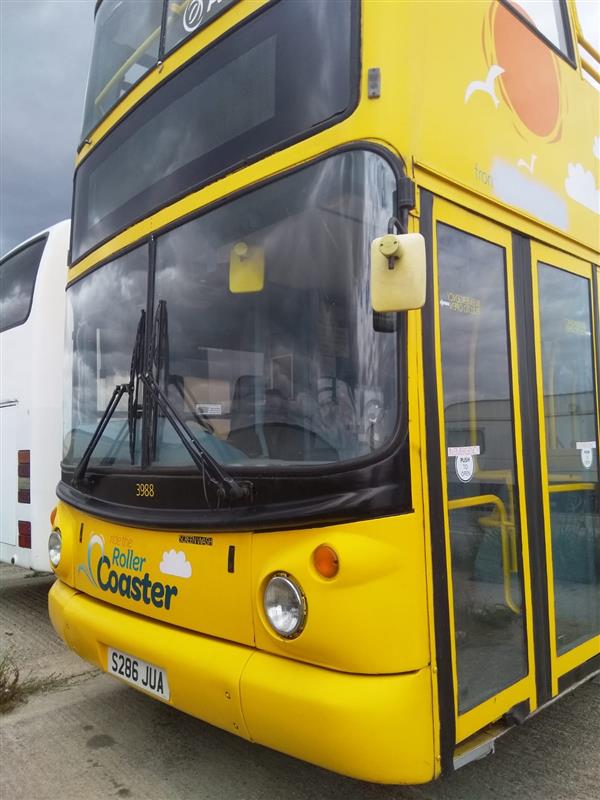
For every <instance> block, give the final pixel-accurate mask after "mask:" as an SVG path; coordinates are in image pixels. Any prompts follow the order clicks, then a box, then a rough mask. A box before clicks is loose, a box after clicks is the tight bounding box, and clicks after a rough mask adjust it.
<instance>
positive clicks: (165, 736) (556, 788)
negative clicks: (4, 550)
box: [0, 564, 600, 800]
mask: <svg viewBox="0 0 600 800" xmlns="http://www.w3.org/2000/svg"><path fill="white" fill-rule="evenodd" d="M52 580H53V578H52V577H51V576H48V575H36V574H35V573H32V572H28V571H25V570H22V569H19V568H18V567H12V566H9V565H5V564H2V565H0V647H1V651H0V657H2V656H5V655H7V654H8V655H9V656H10V658H11V659H12V660H13V661H14V662H15V663H16V664H17V666H18V668H19V671H20V675H21V679H22V680H23V681H24V682H25V685H30V686H31V687H32V691H31V693H30V694H29V695H28V697H27V698H26V701H25V702H23V703H21V704H19V705H17V706H16V707H15V708H14V709H13V710H11V711H9V712H7V713H5V714H2V715H1V716H0V748H1V753H2V757H1V761H0V798H2V800H18V799H19V798H23V800H33V798H35V800H50V798H52V800H100V798H102V800H104V799H105V798H132V800H134V799H135V798H137V799H138V800H267V799H268V800H280V798H281V800H317V799H318V800H320V799H321V798H327V799H328V800H488V798H489V800H492V799H493V800H509V799H510V798H518V799H519V800H598V798H600V680H599V679H598V678H596V679H594V680H593V681H588V682H587V683H586V684H584V685H582V686H580V687H579V688H577V689H576V690H575V691H573V692H572V693H570V694H568V695H567V696H566V697H564V698H562V699H561V700H559V701H558V702H556V703H555V704H554V705H552V706H550V707H549V708H548V709H545V710H544V711H543V712H542V713H540V714H539V715H538V716H536V717H534V718H532V719H530V720H528V721H527V722H526V723H525V724H524V725H522V726H521V727H519V728H516V729H514V730H513V731H511V732H509V733H508V734H507V735H506V736H504V737H503V738H502V739H501V740H499V742H498V743H497V745H496V753H495V754H494V755H493V756H490V757H488V758H485V759H483V760H481V761H477V762H474V763H472V764H469V765H468V766H466V767H464V768H463V769H461V770H459V771H458V772H456V773H454V774H452V775H450V776H448V777H447V778H444V779H442V780H440V781H437V782H435V783H432V784H428V785H426V786H378V785H373V784H367V783H361V782H360V781H355V780H352V779H349V778H343V777H341V776H339V775H335V774H333V773H330V772H327V771H326V770H323V769H319V768H318V767H313V766H311V765H310V764H306V763H304V762H302V761H298V760H296V759H293V758H289V757H288V756H285V755H282V754H281V753H277V752H274V751H272V750H269V749H267V748H264V747H260V746H258V745H254V744H250V743H249V742H246V741H245V740H243V739H240V738H237V737H235V736H232V735H231V734H229V733H226V732H224V731H221V730H219V729H217V728H213V727H211V726H210V725H207V724H205V723H203V722H201V721H199V720H197V719H194V718H192V717H189V716H187V715H185V714H182V713H180V712H178V711H176V710H174V709H173V708H170V707H168V706H166V705H164V704H163V703H160V702H158V701H155V700H153V699H151V698H150V697H147V696H146V695H144V694H141V693H139V692H136V691H135V690H134V689H130V688H129V687H127V686H126V685H124V684H122V683H120V682H119V681H118V680H117V679H115V678H112V677H110V676H108V675H104V674H102V673H100V672H98V670H96V669H94V668H93V667H91V666H90V665H89V664H87V663H86V662H84V661H82V660H81V659H80V658H79V657H78V656H76V655H75V654H74V653H72V652H70V651H69V650H68V649H67V648H66V647H65V646H64V644H63V643H62V642H61V641H60V640H59V639H58V638H57V636H56V635H55V633H54V631H53V630H52V627H51V625H50V622H49V620H48V614H47V606H46V597H47V594H48V590H49V588H50V586H51V585H52Z"/></svg>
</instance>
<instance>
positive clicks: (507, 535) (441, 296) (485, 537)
mask: <svg viewBox="0 0 600 800" xmlns="http://www.w3.org/2000/svg"><path fill="white" fill-rule="evenodd" d="M434 208H435V211H434V220H433V236H434V242H435V252H437V259H436V261H437V263H436V265H435V267H437V269H436V273H437V274H435V280H434V288H435V292H436V294H435V297H434V304H435V305H436V307H437V313H436V316H437V333H438V339H437V348H438V351H437V359H436V360H437V363H438V369H437V374H438V397H439V415H440V433H441V436H440V439H441V447H442V452H441V464H442V475H441V478H442V484H443V489H444V492H443V496H444V499H445V519H446V537H447V539H446V548H447V554H448V561H449V562H450V567H451V580H450V587H449V592H450V609H451V628H452V627H453V634H454V635H453V636H452V643H453V644H452V650H453V656H454V681H455V686H454V689H455V691H454V695H455V706H456V708H455V711H456V741H457V742H461V741H463V740H464V739H466V738H467V737H469V736H470V735H471V734H473V733H474V732H476V731H478V730H480V729H481V728H483V727H484V726H485V725H487V724H488V723H490V722H492V721H493V720H496V719H498V718H499V717H500V716H501V715H502V714H503V713H505V712H507V711H508V710H509V709H511V708H513V707H514V706H516V705H518V704H519V703H521V702H523V701H525V700H530V699H531V698H532V696H534V692H535V688H534V687H535V680H534V679H533V678H532V669H531V668H530V664H531V663H532V659H531V658H530V652H531V647H532V645H531V642H530V641H528V631H527V628H528V626H527V625H526V619H528V618H529V613H530V604H531V599H530V598H531V596H530V592H529V590H528V588H527V587H528V580H527V575H528V571H529V570H528V557H527V550H526V547H524V546H523V545H524V542H525V543H526V535H525V528H526V523H525V513H524V510H523V507H522V503H523V499H522V498H523V492H522V483H523V478H522V475H523V467H522V454H521V448H520V447H519V446H517V445H516V442H520V415H519V395H518V377H517V372H516V356H515V340H516V336H515V332H514V331H515V318H514V310H513V307H512V300H511V296H512V245H511V236H510V233H509V232H508V231H505V230H504V229H502V228H500V227H498V226H496V225H493V224H492V223H489V222H487V221H485V220H483V219H481V218H479V217H475V216H473V215H470V214H467V213H466V212H463V211H460V210H458V209H456V208H454V207H452V206H450V205H449V204H447V203H444V202H442V201H438V200H436V203H435V207H434ZM524 576H526V577H525V580H524Z"/></svg>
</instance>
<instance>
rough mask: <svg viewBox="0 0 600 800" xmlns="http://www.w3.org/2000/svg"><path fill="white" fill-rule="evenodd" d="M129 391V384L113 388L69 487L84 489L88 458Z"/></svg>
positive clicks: (121, 384)
mask: <svg viewBox="0 0 600 800" xmlns="http://www.w3.org/2000/svg"><path fill="white" fill-rule="evenodd" d="M130 390H131V386H130V384H129V383H120V384H117V385H116V386H115V388H114V391H113V393H112V395H111V398H110V400H109V401H108V405H107V406H106V408H105V409H104V413H103V414H102V416H101V417H100V421H99V422H98V425H97V426H96V430H95V431H94V433H93V434H92V438H91V439H90V441H89V444H88V446H87V447H86V448H85V452H84V454H83V455H82V456H81V460H80V461H79V464H77V467H76V468H75V472H74V473H73V480H72V481H71V485H72V486H73V487H74V488H75V489H83V488H85V487H86V482H85V481H84V477H85V473H86V470H87V468H88V464H89V463H90V458H91V457H92V453H93V452H94V450H95V449H96V445H97V444H98V442H99V441H100V439H101V438H102V434H103V433H104V431H105V430H106V426H107V425H108V423H109V422H110V418H111V417H112V415H113V414H114V413H115V411H116V409H117V406H118V405H119V403H120V402H121V398H122V397H123V395H124V394H125V393H129V392H130Z"/></svg>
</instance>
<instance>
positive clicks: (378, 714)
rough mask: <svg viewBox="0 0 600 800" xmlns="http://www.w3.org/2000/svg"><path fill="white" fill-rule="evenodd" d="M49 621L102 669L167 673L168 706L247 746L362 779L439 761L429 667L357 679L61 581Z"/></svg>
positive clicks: (423, 768) (391, 778) (418, 774)
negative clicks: (116, 662) (115, 665)
mask: <svg viewBox="0 0 600 800" xmlns="http://www.w3.org/2000/svg"><path fill="white" fill-rule="evenodd" d="M48 607H49V612H50V619H51V621H52V625H53V626H54V629H55V630H56V632H57V633H58V635H59V636H60V637H61V638H62V639H63V640H64V641H65V642H66V644H67V645H68V646H69V647H70V648H71V649H72V650H74V651H75V652H76V653H77V654H78V655H80V656H81V657H82V658H84V659H86V660H87V661H89V662H91V663H92V664H95V665H96V666H98V667H99V668H100V669H102V670H104V671H107V659H108V648H109V647H113V648H115V649H117V650H121V651H122V652H124V653H128V654H129V655H132V656H134V657H136V658H138V659H142V660H144V661H146V662H148V663H150V664H153V665H155V666H160V667H162V668H163V669H165V670H166V672H167V677H168V682H169V687H170V699H169V704H170V705H172V706H174V707H175V708H178V709H180V710H181V711H185V712H186V713H188V714H191V715H192V716H194V717H198V718H199V719H202V720H204V721H206V722H209V723H210V724H212V725H216V726H218V727H219V728H223V729H224V730H227V731H230V732H231V733H234V734H237V735H239V736H242V737H244V738H245V739H248V740H250V741H253V742H257V743H259V744H262V745H265V746H267V747H271V748H273V749H275V750H279V751H281V752H284V753H287V754H288V755H291V756H295V757H296V758H300V759H303V760H304V761H308V762H310V763H313V764H318V765H319V766H322V767H325V768H326V769H330V770H333V771H334V772H339V773H341V774H343V775H348V776H351V777H354V778H358V779H360V780H367V781H375V782H379V783H423V782H426V781H430V780H432V778H434V777H436V775H437V774H438V772H439V769H438V768H436V767H437V763H436V758H435V742H434V740H435V735H434V724H433V709H432V688H431V675H430V669H429V667H427V668H425V669H422V670H419V671H417V672H411V673H405V674H400V675H381V676H377V675H375V676H369V675H353V674H348V673H342V672H335V671H332V670H327V669H322V668H320V667H314V666H311V665H309V664H304V663H301V662H297V661H292V660H288V659H285V658H280V657H278V656H274V655H270V654H268V653H265V652H262V651H259V650H255V649H253V648H250V647H246V646H242V645H238V644H234V643H232V642H227V641H223V640H221V639H213V638H210V637H208V636H203V635H201V634H198V633H194V632H192V631H186V630H183V629H181V628H176V627H172V626H169V625H165V624H164V623H162V622H156V621H154V620H151V619H148V618H147V617H143V616H140V615H137V614H132V613H130V612H127V611H124V610H122V609H119V608H115V607H113V606H110V605H108V604H106V603H103V602H101V601H99V600H96V599H94V598H92V597H89V596H88V595H85V594H83V593H81V592H77V591H75V590H74V589H72V588H71V587H69V586H67V585H66V584H64V583H63V582H62V581H60V580H57V581H56V582H55V583H54V585H53V586H52V589H51V590H50V594H49V599H48Z"/></svg>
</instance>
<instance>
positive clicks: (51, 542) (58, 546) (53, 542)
mask: <svg viewBox="0 0 600 800" xmlns="http://www.w3.org/2000/svg"><path fill="white" fill-rule="evenodd" d="M61 551H62V537H61V535H60V531H59V530H55V531H52V533H51V534H50V538H49V539H48V555H49V556H50V563H51V564H52V566H53V567H58V565H59V564H60V554H61Z"/></svg>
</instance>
